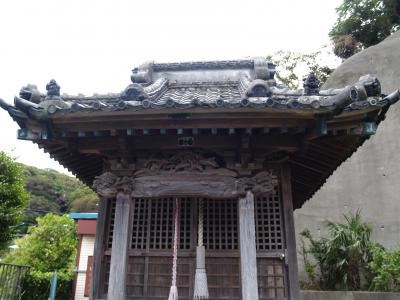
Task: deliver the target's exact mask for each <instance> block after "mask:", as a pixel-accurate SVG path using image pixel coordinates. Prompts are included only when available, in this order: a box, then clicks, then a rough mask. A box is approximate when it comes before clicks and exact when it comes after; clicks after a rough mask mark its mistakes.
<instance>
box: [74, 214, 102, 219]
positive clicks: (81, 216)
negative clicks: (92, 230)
mask: <svg viewBox="0 0 400 300" xmlns="http://www.w3.org/2000/svg"><path fill="white" fill-rule="evenodd" d="M68 217H70V218H71V219H75V220H78V219H94V220H96V219H97V213H70V214H68Z"/></svg>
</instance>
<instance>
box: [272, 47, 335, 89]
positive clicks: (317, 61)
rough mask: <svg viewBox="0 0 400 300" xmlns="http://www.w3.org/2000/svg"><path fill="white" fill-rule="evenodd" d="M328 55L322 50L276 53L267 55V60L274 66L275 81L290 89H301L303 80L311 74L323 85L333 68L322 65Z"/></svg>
mask: <svg viewBox="0 0 400 300" xmlns="http://www.w3.org/2000/svg"><path fill="white" fill-rule="evenodd" d="M329 55H330V54H329V53H327V52H326V51H325V47H323V49H321V50H318V51H316V52H312V53H299V52H293V51H278V52H275V53H274V54H272V55H268V56H267V59H269V60H270V61H272V62H273V63H274V64H275V65H276V71H277V72H276V75H275V77H276V79H277V81H278V83H283V84H284V85H286V86H288V87H289V88H290V89H298V88H302V87H303V86H302V83H303V79H304V78H305V77H306V76H307V75H308V74H309V73H311V72H313V73H314V74H315V75H316V77H317V78H318V80H319V81H320V84H321V85H322V84H324V83H325V81H326V80H327V79H328V77H329V75H330V74H331V73H332V72H333V70H334V69H333V68H331V67H330V66H328V65H327V64H325V63H324V61H325V60H326V58H327V56H329ZM332 56H333V55H332Z"/></svg>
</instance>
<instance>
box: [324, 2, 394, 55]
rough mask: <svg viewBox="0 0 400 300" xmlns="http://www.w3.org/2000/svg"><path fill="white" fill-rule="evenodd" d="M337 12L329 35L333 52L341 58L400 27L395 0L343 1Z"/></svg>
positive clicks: (375, 42) (374, 42)
mask: <svg viewBox="0 0 400 300" xmlns="http://www.w3.org/2000/svg"><path fill="white" fill-rule="evenodd" d="M336 12H337V14H338V19H337V21H336V23H335V24H334V25H333V27H332V28H331V30H330V32H329V35H330V37H331V39H332V41H333V43H334V53H335V54H336V55H337V56H339V57H341V58H344V59H346V58H348V57H350V56H352V55H353V54H354V53H356V52H358V51H359V50H361V49H363V48H366V47H369V46H372V45H376V44H378V43H379V42H380V41H382V40H383V39H385V38H386V37H387V36H389V35H390V34H391V33H393V32H395V31H396V30H398V29H399V28H400V18H399V15H400V2H399V1H398V0H383V1H382V0H344V1H343V3H342V4H341V5H340V6H339V7H337V8H336Z"/></svg>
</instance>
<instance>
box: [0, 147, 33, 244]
mask: <svg viewBox="0 0 400 300" xmlns="http://www.w3.org/2000/svg"><path fill="white" fill-rule="evenodd" d="M26 201H27V193H26V192H25V189H24V183H23V180H22V169H21V167H20V166H19V165H18V164H17V163H16V162H15V161H14V159H13V158H11V157H10V156H8V155H7V154H6V153H4V152H0V251H2V250H4V249H5V248H6V247H7V246H8V245H9V243H10V241H11V240H12V239H13V238H14V236H15V234H16V233H17V230H18V225H19V224H20V222H21V220H22V217H23V214H24V208H25V205H26Z"/></svg>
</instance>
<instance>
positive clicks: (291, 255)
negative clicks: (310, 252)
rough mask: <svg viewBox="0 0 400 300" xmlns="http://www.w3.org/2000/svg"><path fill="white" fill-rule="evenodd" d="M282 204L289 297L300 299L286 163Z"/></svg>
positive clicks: (290, 187) (282, 174)
mask: <svg viewBox="0 0 400 300" xmlns="http://www.w3.org/2000/svg"><path fill="white" fill-rule="evenodd" d="M281 170H282V172H281V181H282V205H283V217H284V220H285V236H286V263H287V265H288V272H287V273H288V274H287V277H288V283H289V299H291V300H297V299H300V286H299V277H298V267H297V251H296V235H295V229H294V219H293V198H292V186H291V182H290V168H289V166H288V165H284V166H282V169H281Z"/></svg>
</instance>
